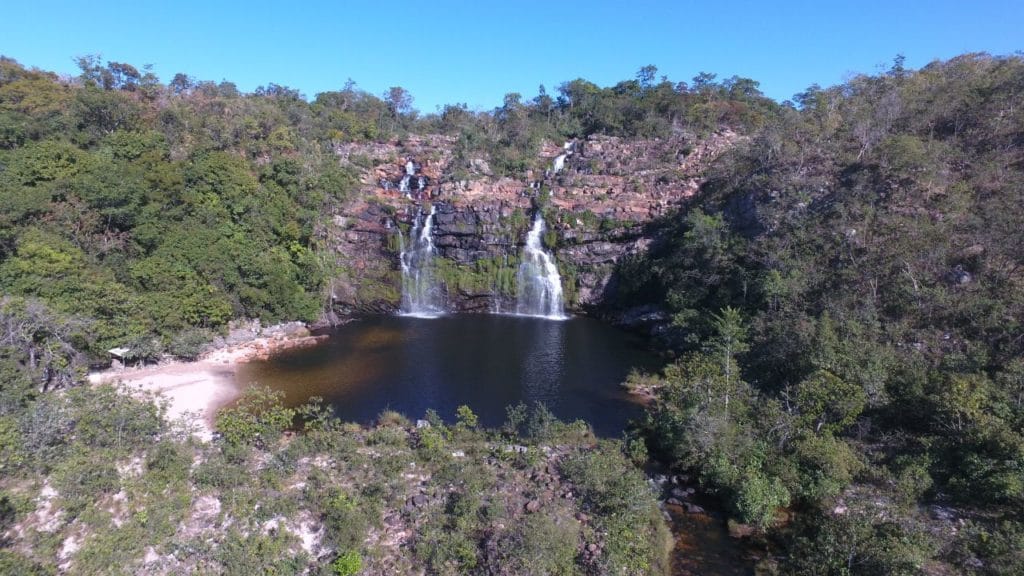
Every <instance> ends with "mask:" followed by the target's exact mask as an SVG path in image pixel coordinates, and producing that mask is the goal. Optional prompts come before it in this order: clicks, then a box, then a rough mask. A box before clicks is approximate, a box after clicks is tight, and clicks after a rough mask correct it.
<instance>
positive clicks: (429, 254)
mask: <svg viewBox="0 0 1024 576" xmlns="http://www.w3.org/2000/svg"><path fill="white" fill-rule="evenodd" d="M435 210H436V209H435V207H434V206H431V207H430V213H429V214H427V216H426V218H423V214H422V213H420V214H418V215H417V216H416V221H415V224H414V225H413V228H412V230H411V231H410V233H409V243H408V245H406V242H405V238H404V237H403V236H402V234H401V230H399V236H398V237H399V250H400V262H401V266H402V308H401V310H400V312H399V314H401V315H402V316H410V317H413V318H437V317H439V316H443V315H444V312H445V310H444V304H443V298H442V294H441V288H440V286H439V285H438V284H437V282H436V280H435V278H434V271H433V265H434V238H433V236H432V231H433V225H434V212H435Z"/></svg>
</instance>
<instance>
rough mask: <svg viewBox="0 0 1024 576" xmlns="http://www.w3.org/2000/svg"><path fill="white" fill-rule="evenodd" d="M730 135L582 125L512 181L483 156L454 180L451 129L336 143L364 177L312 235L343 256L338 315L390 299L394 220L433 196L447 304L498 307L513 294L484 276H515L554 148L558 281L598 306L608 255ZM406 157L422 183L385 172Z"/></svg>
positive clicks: (551, 212) (380, 308) (610, 264)
mask: <svg viewBox="0 0 1024 576" xmlns="http://www.w3.org/2000/svg"><path fill="white" fill-rule="evenodd" d="M738 139H739V137H738V136H737V135H736V134H733V133H731V132H728V131H724V132H720V133H717V134H713V135H711V136H710V137H708V138H705V139H703V140H696V139H694V138H692V137H687V136H684V135H676V136H673V137H671V138H667V139H652V140H627V139H622V138H614V137H607V136H592V137H590V138H588V139H587V140H585V141H574V142H569V143H567V144H568V148H566V146H565V145H564V144H561V143H554V142H547V143H544V145H543V146H542V147H541V151H540V153H539V154H538V158H537V162H536V163H535V166H534V167H533V168H534V169H532V170H527V171H525V172H524V174H523V176H525V178H524V179H522V180H517V179H513V178H509V177H502V176H495V175H494V174H493V171H492V169H491V166H490V165H489V164H488V163H487V159H485V158H479V157H478V158H473V159H471V160H470V162H469V167H470V168H471V169H472V173H471V174H469V175H466V176H465V178H466V179H464V180H458V181H454V180H452V176H453V174H456V173H459V171H460V170H461V169H462V168H460V167H458V166H456V165H455V164H454V163H453V162H454V161H453V158H454V154H453V151H454V149H455V139H454V138H451V137H445V136H410V137H408V138H406V139H404V140H402V141H398V140H395V141H392V142H389V143H384V144H381V143H371V144H356V143H346V144H339V145H337V146H336V147H335V154H336V155H337V156H338V157H339V159H340V160H341V161H343V162H349V163H351V164H352V165H353V166H355V167H357V168H358V169H360V170H361V171H362V172H363V174H362V176H361V178H360V181H361V182H362V183H363V186H362V187H361V188H360V190H359V191H358V193H357V194H355V198H354V199H353V200H352V201H351V202H350V203H349V204H347V205H346V206H345V207H344V209H343V210H341V211H340V212H339V213H335V214H331V215H329V218H328V219H327V220H326V221H325V222H324V225H325V226H324V229H323V234H324V235H325V236H326V240H327V242H328V244H329V245H331V246H333V247H334V249H335V251H336V252H337V254H338V258H339V262H340V263H341V264H342V265H343V266H342V268H343V272H342V273H341V274H340V275H339V276H338V277H337V278H335V279H334V280H333V282H332V286H331V298H332V302H333V308H334V310H335V311H336V312H337V313H338V314H340V315H343V316H344V315H347V314H352V313H354V312H390V311H393V310H395V309H396V308H397V307H398V304H399V297H400V275H399V263H398V246H399V238H398V236H399V234H403V233H404V234H407V233H408V232H407V231H403V228H404V229H405V230H407V227H408V226H409V224H410V223H411V222H412V220H413V219H415V217H416V214H418V213H419V212H420V211H421V210H423V211H426V210H427V206H426V205H427V204H433V205H434V206H435V207H436V214H435V217H434V245H435V247H436V250H437V252H438V255H439V256H440V257H441V258H443V259H444V260H445V261H447V262H448V263H451V264H454V267H453V270H450V272H451V271H454V270H461V272H459V273H460V274H462V275H463V278H462V280H463V281H457V280H459V278H456V277H454V276H451V275H449V276H448V277H447V278H446V280H447V283H446V292H447V302H448V305H449V307H450V308H451V309H452V310H455V311H473V312H484V311H491V310H493V309H495V308H504V307H506V306H509V305H510V304H511V303H512V301H513V300H514V294H506V293H502V292H501V290H500V289H498V288H497V287H496V286H495V282H494V278H495V277H497V276H498V275H500V274H499V273H498V272H497V270H498V269H500V268H501V267H502V266H505V267H507V270H506V272H505V273H504V274H505V277H509V276H510V274H511V276H512V277H514V267H515V266H516V261H517V258H518V257H519V253H520V251H521V248H522V244H523V242H524V240H525V233H526V227H527V226H528V223H529V215H530V214H531V213H532V212H533V211H534V210H535V209H536V203H537V198H536V197H537V195H538V193H539V189H540V187H539V186H538V184H539V182H538V181H537V180H536V178H538V177H540V175H541V173H542V172H543V171H544V170H547V171H548V172H549V174H550V172H551V168H550V167H551V166H552V161H553V159H554V158H557V157H561V156H563V155H564V164H563V169H562V170H561V171H559V172H558V173H557V174H555V175H550V176H549V177H548V179H547V180H545V181H544V183H543V187H544V190H547V191H549V192H550V194H549V199H548V205H547V208H546V213H547V215H548V220H549V221H548V230H549V231H550V232H551V234H553V235H554V237H555V238H556V239H557V246H555V248H554V253H555V255H556V258H557V259H558V260H559V262H560V264H561V266H564V267H565V268H566V269H569V270H572V271H573V272H574V273H573V274H571V275H563V279H564V281H565V282H566V283H567V286H566V290H565V292H566V294H568V295H570V296H571V297H572V301H571V302H569V303H568V304H569V306H568V308H569V309H573V308H575V309H586V308H594V307H597V306H600V305H601V304H602V303H604V302H606V301H607V300H608V299H609V298H610V297H613V296H614V294H615V291H616V286H615V283H614V281H613V278H612V272H613V271H614V269H615V266H616V264H617V263H618V262H619V261H620V260H621V259H622V258H623V257H625V256H627V255H629V254H635V253H641V252H643V251H644V250H646V249H647V247H648V245H649V244H650V239H649V238H647V237H645V236H644V230H643V228H644V224H645V223H647V222H649V221H651V219H653V218H656V217H658V216H662V215H664V214H667V213H668V212H669V211H670V210H673V209H674V208H675V207H677V206H678V205H679V204H680V203H682V202H684V201H685V200H686V199H687V198H689V197H690V196H692V195H693V194H694V193H695V192H696V191H697V190H698V188H699V187H700V184H701V182H702V181H703V177H704V170H705V168H706V167H707V166H708V164H709V163H710V162H711V161H712V160H713V159H714V158H717V157H718V155H720V154H721V153H722V152H723V151H725V150H726V149H728V148H729V147H730V146H732V145H733V144H734V143H735V142H736V141H737V140H738ZM410 160H411V161H412V163H413V167H414V172H415V177H416V178H417V179H418V178H419V177H420V176H422V177H423V182H424V186H423V188H419V187H410V191H409V192H408V193H406V192H402V191H400V190H399V187H398V184H396V183H400V182H401V180H402V178H403V177H404V176H405V175H406V172H407V169H406V164H407V162H409V161H410ZM461 174H463V175H465V174H466V173H465V172H464V171H462V172H461ZM460 177H462V176H460ZM510 270H511V272H510ZM488 274H490V275H491V276H488ZM474 275H475V276H474ZM456 276H457V275H456ZM570 283H571V285H568V284H570ZM650 313H652V314H654V315H653V316H646V317H642V318H637V319H635V320H631V319H626V320H627V321H635V322H643V323H647V324H650V323H664V322H665V318H664V317H662V316H659V315H658V313H657V311H650Z"/></svg>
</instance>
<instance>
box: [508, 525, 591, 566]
mask: <svg viewBox="0 0 1024 576" xmlns="http://www.w3.org/2000/svg"><path fill="white" fill-rule="evenodd" d="M579 527H580V525H579V523H578V522H576V521H575V520H573V519H571V518H554V517H552V516H549V515H547V514H531V515H529V516H527V517H526V519H525V521H523V522H519V523H518V525H517V526H516V527H515V528H514V529H513V530H512V532H511V534H509V535H508V536H507V537H506V538H505V539H504V541H502V542H501V546H500V547H501V550H502V551H503V552H505V553H506V554H508V557H503V558H502V559H501V564H502V566H505V567H506V568H505V569H506V570H509V569H510V570H511V571H512V573H514V574H550V575H552V576H569V575H572V574H579V573H580V570H579V568H578V567H577V566H576V553H577V550H578V549H579V547H580V533H579Z"/></svg>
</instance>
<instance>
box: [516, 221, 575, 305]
mask: <svg viewBox="0 0 1024 576" xmlns="http://www.w3.org/2000/svg"><path fill="white" fill-rule="evenodd" d="M543 234H544V217H543V216H542V215H541V213H540V212H539V211H538V212H537V215H536V216H535V217H534V219H533V227H532V228H530V233H529V234H527V235H526V246H525V247H524V248H523V257H522V261H521V262H520V264H519V272H518V273H517V274H516V285H517V286H518V293H517V295H516V314H522V315H524V316H540V317H543V318H550V319H552V320H562V319H565V313H564V312H563V303H562V277H561V276H559V274H558V266H556V265H555V259H554V258H553V257H552V256H551V254H548V253H547V252H545V251H544V247H543V246H542V245H541V237H542V236H543Z"/></svg>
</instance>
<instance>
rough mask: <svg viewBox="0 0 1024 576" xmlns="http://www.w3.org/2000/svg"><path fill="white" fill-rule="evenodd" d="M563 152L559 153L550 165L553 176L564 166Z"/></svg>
mask: <svg viewBox="0 0 1024 576" xmlns="http://www.w3.org/2000/svg"><path fill="white" fill-rule="evenodd" d="M565 156H566V155H565V154H559V155H558V157H557V158H555V161H554V162H553V163H552V165H551V175H552V176H554V175H555V174H558V173H559V172H561V171H562V168H565Z"/></svg>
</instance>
